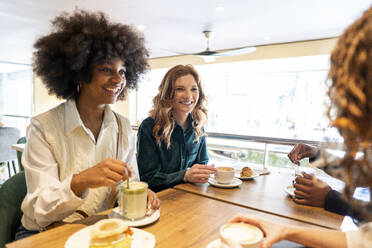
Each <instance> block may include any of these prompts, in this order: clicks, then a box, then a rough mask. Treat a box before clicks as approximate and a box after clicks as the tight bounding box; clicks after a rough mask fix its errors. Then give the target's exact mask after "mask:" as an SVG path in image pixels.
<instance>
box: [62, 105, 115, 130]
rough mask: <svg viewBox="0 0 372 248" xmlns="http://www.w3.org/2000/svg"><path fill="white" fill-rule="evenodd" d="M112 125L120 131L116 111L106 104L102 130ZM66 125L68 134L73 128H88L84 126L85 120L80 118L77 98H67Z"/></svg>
mask: <svg viewBox="0 0 372 248" xmlns="http://www.w3.org/2000/svg"><path fill="white" fill-rule="evenodd" d="M111 125H114V129H115V131H116V132H117V131H118V125H117V123H116V120H115V116H114V113H113V112H112V110H111V108H110V105H108V104H106V107H105V110H104V114H103V122H102V127H101V130H103V129H106V128H107V127H110V126H111ZM65 127H66V130H65V132H66V135H68V134H69V133H71V132H72V131H73V130H75V129H76V128H78V127H82V128H83V129H86V127H85V126H84V123H83V121H82V120H81V118H80V115H79V112H78V110H77V107H76V102H75V100H67V101H66V104H65Z"/></svg>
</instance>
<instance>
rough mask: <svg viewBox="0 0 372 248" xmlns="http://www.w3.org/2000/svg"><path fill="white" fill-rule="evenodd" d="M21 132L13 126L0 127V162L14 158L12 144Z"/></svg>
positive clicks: (15, 157) (15, 156)
mask: <svg viewBox="0 0 372 248" xmlns="http://www.w3.org/2000/svg"><path fill="white" fill-rule="evenodd" d="M20 133H21V132H20V131H19V129H18V128H15V127H0V162H6V161H10V160H16V159H17V154H16V152H15V150H13V149H12V145H13V144H15V143H17V140H18V139H19V137H20V136H21V134H20Z"/></svg>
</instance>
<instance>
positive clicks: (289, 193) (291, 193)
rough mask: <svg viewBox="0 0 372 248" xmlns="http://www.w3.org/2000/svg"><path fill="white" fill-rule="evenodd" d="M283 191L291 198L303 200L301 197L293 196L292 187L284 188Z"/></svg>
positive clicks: (293, 189)
mask: <svg viewBox="0 0 372 248" xmlns="http://www.w3.org/2000/svg"><path fill="white" fill-rule="evenodd" d="M284 191H285V192H287V194H288V195H290V196H291V197H296V198H298V199H302V198H303V197H301V196H295V193H294V191H295V188H294V186H292V185H290V186H287V187H285V188H284Z"/></svg>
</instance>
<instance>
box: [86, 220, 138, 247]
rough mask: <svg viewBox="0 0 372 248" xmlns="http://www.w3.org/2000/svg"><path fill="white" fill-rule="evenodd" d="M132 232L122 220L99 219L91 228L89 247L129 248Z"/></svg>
mask: <svg viewBox="0 0 372 248" xmlns="http://www.w3.org/2000/svg"><path fill="white" fill-rule="evenodd" d="M132 234H133V232H132V230H130V228H129V227H128V226H127V225H126V224H125V222H124V221H123V220H120V219H104V220H100V221H98V222H97V223H96V224H94V226H93V228H92V230H91V233H90V236H91V239H90V245H89V248H130V246H131V236H132Z"/></svg>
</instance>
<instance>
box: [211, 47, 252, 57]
mask: <svg viewBox="0 0 372 248" xmlns="http://www.w3.org/2000/svg"><path fill="white" fill-rule="evenodd" d="M254 51H256V47H242V48H236V49H232V50H229V51H226V52H217V53H216V54H214V56H219V57H223V56H236V55H243V54H247V53H252V52H254Z"/></svg>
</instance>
